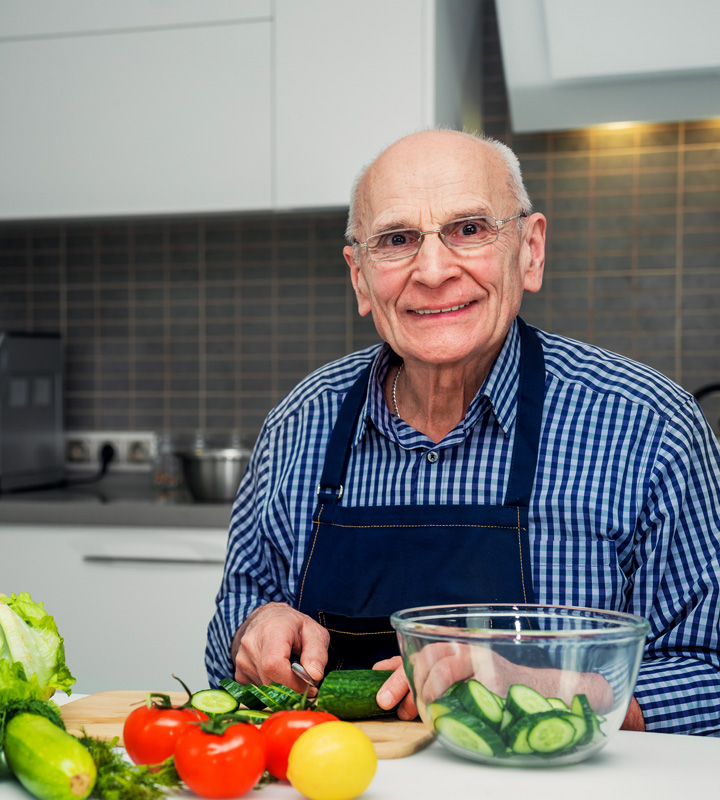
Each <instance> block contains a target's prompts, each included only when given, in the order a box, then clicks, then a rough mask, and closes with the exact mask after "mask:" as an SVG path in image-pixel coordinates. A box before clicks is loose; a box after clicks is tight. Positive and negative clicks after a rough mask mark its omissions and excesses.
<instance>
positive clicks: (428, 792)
mask: <svg viewBox="0 0 720 800" xmlns="http://www.w3.org/2000/svg"><path fill="white" fill-rule="evenodd" d="M72 699H75V696H73V698H72ZM719 757H720V739H717V738H708V737H699V736H671V735H667V734H658V733H631V732H627V731H620V732H618V733H617V734H616V736H615V737H614V738H613V739H612V741H611V742H609V743H608V745H607V746H606V747H605V748H604V749H603V750H601V751H600V753H598V754H596V755H595V756H594V757H593V758H591V759H589V760H588V761H586V762H583V763H580V764H574V765H571V766H565V767H556V768H552V767H548V768H531V769H516V768H509V767H489V766H484V765H480V764H476V763H474V762H471V761H467V760H465V759H461V758H459V757H456V756H455V755H453V754H452V753H449V752H448V751H447V750H445V749H444V748H443V747H442V746H441V745H439V744H437V743H436V742H433V743H432V744H431V745H430V746H429V747H427V748H426V749H425V750H422V751H420V752H419V753H416V754H414V755H412V756H409V757H407V758H399V759H393V760H381V761H379V762H378V770H377V774H376V776H375V779H374V780H373V783H372V785H371V786H370V788H369V789H368V790H367V791H366V792H365V793H364V794H363V795H362V798H363V799H364V800H398V799H399V798H403V797H412V798H413V800H437V799H438V798H441V797H448V798H453V800H464V798H476V797H482V798H484V799H485V800H495V799H496V798H498V799H499V798H508V797H509V798H521V797H535V798H540V800H545V798H553V800H578V798H582V799H583V800H608V798H611V797H617V798H637V799H638V800H641V799H642V798H652V799H653V800H677V798H678V797H683V796H690V797H703V796H707V797H711V796H713V795H714V793H715V792H716V786H717V780H718V779H717V760H718V758H719ZM251 795H252V797H253V798H254V800H300V798H301V797H302V795H300V794H299V793H298V792H297V791H296V790H295V789H293V788H292V787H291V786H290V785H289V784H287V783H284V782H280V783H276V784H271V785H269V786H266V787H263V788H262V789H261V790H259V791H258V792H250V793H249V794H248V795H246V796H247V797H250V796H251ZM171 796H175V797H186V798H189V797H195V796H196V795H193V794H191V793H190V792H184V793H180V794H176V795H171ZM30 797H31V795H30V794H28V793H27V792H26V791H25V790H24V789H23V788H22V787H21V786H20V785H19V784H17V783H16V782H15V781H13V780H12V779H10V778H7V776H3V777H2V779H0V800H28V798H30Z"/></svg>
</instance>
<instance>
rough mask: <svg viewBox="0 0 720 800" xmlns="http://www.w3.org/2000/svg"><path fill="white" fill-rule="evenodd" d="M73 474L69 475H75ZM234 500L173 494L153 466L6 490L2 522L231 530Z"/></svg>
mask: <svg viewBox="0 0 720 800" xmlns="http://www.w3.org/2000/svg"><path fill="white" fill-rule="evenodd" d="M72 479H73V476H72V475H71V476H70V477H69V480H70V481H71V480H72ZM231 510H232V503H231V502H229V503H194V502H193V501H192V499H190V498H189V496H188V495H185V494H183V495H180V496H179V497H177V498H169V497H167V496H164V495H163V494H161V493H159V492H157V491H156V490H155V489H154V488H153V487H152V485H151V481H150V474H149V473H148V472H118V473H115V474H113V473H108V474H107V475H105V476H104V477H103V478H101V479H100V480H99V481H97V482H96V483H87V484H78V485H72V484H68V485H67V486H64V487H62V488H52V489H32V490H27V491H22V492H8V493H5V494H0V524H2V523H27V524H56V525H123V526H127V525H133V526H134V525H145V526H160V527H166V528H217V529H221V530H224V531H227V529H228V526H229V522H230V512H231Z"/></svg>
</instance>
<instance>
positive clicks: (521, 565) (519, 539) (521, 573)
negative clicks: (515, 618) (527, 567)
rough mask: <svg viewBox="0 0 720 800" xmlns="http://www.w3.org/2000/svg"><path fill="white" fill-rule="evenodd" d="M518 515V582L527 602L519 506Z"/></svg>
mask: <svg viewBox="0 0 720 800" xmlns="http://www.w3.org/2000/svg"><path fill="white" fill-rule="evenodd" d="M517 515H518V527H517V530H518V549H519V550H520V583H521V584H522V590H523V600H524V601H525V602H526V603H527V592H526V591H525V572H524V571H523V549H522V535H521V534H520V530H521V528H520V508H519V507H518V510H517Z"/></svg>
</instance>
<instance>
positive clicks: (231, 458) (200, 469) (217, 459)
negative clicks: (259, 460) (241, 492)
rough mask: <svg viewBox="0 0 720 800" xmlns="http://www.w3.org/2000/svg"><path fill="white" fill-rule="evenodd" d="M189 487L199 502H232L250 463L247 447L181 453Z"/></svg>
mask: <svg viewBox="0 0 720 800" xmlns="http://www.w3.org/2000/svg"><path fill="white" fill-rule="evenodd" d="M177 455H178V458H179V459H180V461H181V463H182V469H183V477H184V479H185V486H186V487H187V488H188V490H189V491H190V494H191V495H192V496H193V499H194V500H195V501H196V502H199V503H229V502H232V500H234V498H235V495H236V494H237V490H238V486H239V485H240V479H241V478H242V476H243V475H244V473H245V467H247V464H248V461H249V460H250V451H249V450H247V449H245V448H243V447H227V448H211V449H208V450H184V451H183V450H180V451H178V452H177Z"/></svg>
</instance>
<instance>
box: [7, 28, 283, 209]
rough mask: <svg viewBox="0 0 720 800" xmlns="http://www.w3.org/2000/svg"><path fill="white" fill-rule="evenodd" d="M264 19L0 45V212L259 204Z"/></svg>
mask: <svg viewBox="0 0 720 800" xmlns="http://www.w3.org/2000/svg"><path fill="white" fill-rule="evenodd" d="M270 40H271V22H270V21H269V20H260V21H251V22H237V23H233V24H225V25H208V26H199V27H184V26H178V27H168V28H164V29H152V30H129V31H121V32H116V33H103V34H101V35H80V36H58V37H50V38H46V39H43V38H39V39H32V38H30V39H22V38H19V39H15V40H13V39H6V40H3V41H2V42H0V108H2V118H3V124H2V128H1V129H0V175H2V182H3V190H2V192H0V219H24V218H31V219H32V218H72V217H79V216H83V217H96V216H109V215H129V214H132V215H135V214H165V213H176V212H182V213H189V212H198V213H202V212H216V211H218V212H220V211H238V210H243V209H250V208H269V207H270V206H271V203H272V187H271V177H272V170H271V135H270V134H271V117H270V100H271V80H270V72H271V63H270V55H271V47H270Z"/></svg>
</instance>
